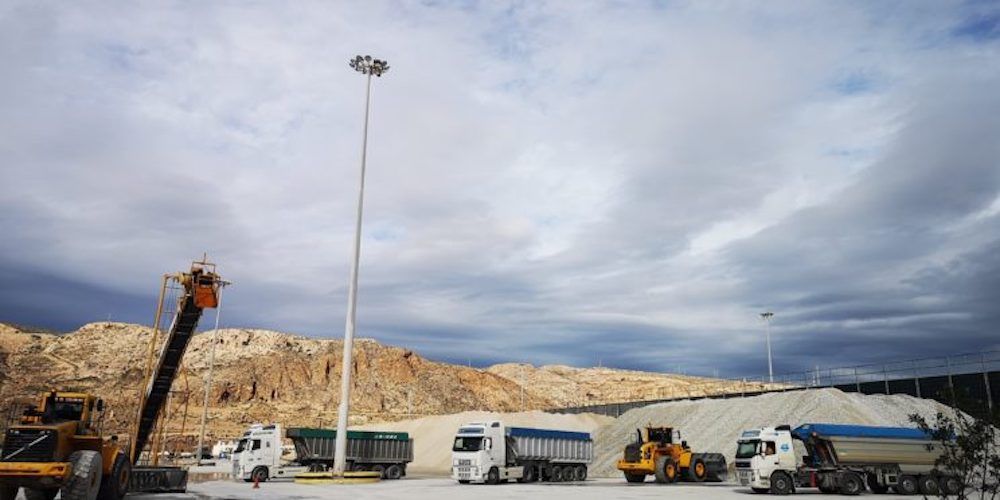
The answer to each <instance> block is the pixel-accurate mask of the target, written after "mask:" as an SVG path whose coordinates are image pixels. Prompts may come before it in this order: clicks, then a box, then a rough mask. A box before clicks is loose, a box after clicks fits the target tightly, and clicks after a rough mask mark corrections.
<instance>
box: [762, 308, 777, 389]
mask: <svg viewBox="0 0 1000 500" xmlns="http://www.w3.org/2000/svg"><path fill="white" fill-rule="evenodd" d="M773 317H774V313H773V312H770V311H768V312H762V313H760V319H762V320H764V334H765V335H766V336H767V380H768V381H769V382H771V383H772V384H773V383H774V365H772V364H771V318H773Z"/></svg>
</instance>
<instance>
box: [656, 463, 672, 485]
mask: <svg viewBox="0 0 1000 500" xmlns="http://www.w3.org/2000/svg"><path fill="white" fill-rule="evenodd" d="M677 472H678V471H677V464H676V463H675V462H674V459H672V458H670V457H659V458H657V459H656V469H655V474H656V482H658V483H664V484H666V483H672V482H674V481H677V476H678V474H677Z"/></svg>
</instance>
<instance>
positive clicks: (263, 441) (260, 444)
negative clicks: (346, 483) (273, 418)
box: [233, 424, 413, 482]
mask: <svg viewBox="0 0 1000 500" xmlns="http://www.w3.org/2000/svg"><path fill="white" fill-rule="evenodd" d="M281 437H282V428H281V426H280V425H277V424H272V425H260V424H257V425H254V426H251V427H250V429H249V430H247V431H246V432H245V433H243V437H241V438H240V441H239V443H237V445H236V449H235V450H234V451H233V477H234V478H235V479H242V480H244V481H248V482H249V481H257V482H263V481H267V480H270V479H277V478H282V477H294V476H295V475H296V474H299V473H301V472H320V471H326V470H328V469H330V468H331V467H333V460H334V451H335V449H336V442H337V431H336V429H310V428H301V427H293V428H289V429H288V430H287V431H286V432H285V437H287V438H288V439H289V440H291V442H292V444H293V445H294V447H295V458H294V460H286V459H284V458H283V457H282V449H283V446H282V438H281ZM412 461H413V439H411V438H410V436H409V434H407V433H405V432H393V431H347V461H346V462H347V464H346V470H347V471H374V472H378V473H380V474H381V476H382V478H384V479H400V478H402V477H404V476H406V465H407V464H409V463H410V462H412Z"/></svg>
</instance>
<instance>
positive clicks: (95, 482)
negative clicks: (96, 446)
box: [59, 450, 103, 500]
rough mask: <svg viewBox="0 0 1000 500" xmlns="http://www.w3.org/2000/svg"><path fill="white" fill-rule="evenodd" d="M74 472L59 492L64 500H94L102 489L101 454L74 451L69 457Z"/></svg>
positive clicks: (88, 451)
mask: <svg viewBox="0 0 1000 500" xmlns="http://www.w3.org/2000/svg"><path fill="white" fill-rule="evenodd" d="M69 461H70V465H71V466H72V467H73V472H72V473H71V474H70V476H69V478H68V479H67V480H66V482H64V483H63V485H62V488H60V490H59V493H60V494H59V497H60V498H62V500H94V499H96V498H97V490H98V489H100V487H101V476H102V475H103V470H102V469H101V454H100V453H98V452H96V451H90V450H83V451H74V452H73V453H71V454H70V456H69Z"/></svg>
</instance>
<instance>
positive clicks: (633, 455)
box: [625, 443, 642, 463]
mask: <svg viewBox="0 0 1000 500" xmlns="http://www.w3.org/2000/svg"><path fill="white" fill-rule="evenodd" d="M641 458H642V445H640V444H638V443H632V444H630V445H627V446H625V461H626V462H633V463H634V462H638V461H639V460H640V459H641Z"/></svg>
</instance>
